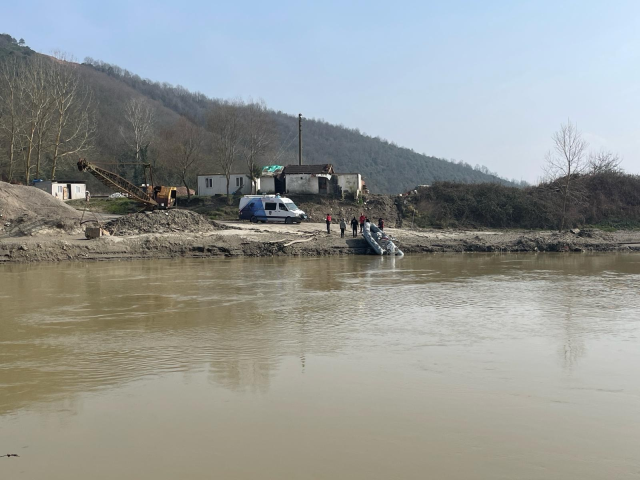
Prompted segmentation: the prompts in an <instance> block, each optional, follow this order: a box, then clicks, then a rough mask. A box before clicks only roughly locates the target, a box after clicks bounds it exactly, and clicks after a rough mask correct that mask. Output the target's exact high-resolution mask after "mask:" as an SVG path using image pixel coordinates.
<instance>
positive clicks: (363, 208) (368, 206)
mask: <svg viewBox="0 0 640 480" xmlns="http://www.w3.org/2000/svg"><path fill="white" fill-rule="evenodd" d="M287 197H289V198H290V199H292V200H293V201H294V202H295V203H296V205H298V206H299V207H300V208H301V209H302V210H304V212H305V213H306V214H307V215H308V216H309V221H311V222H320V223H322V222H324V219H325V218H326V215H327V213H331V217H332V218H333V220H334V221H336V222H338V221H339V219H341V218H345V219H346V220H347V222H349V221H350V220H351V219H352V218H353V217H356V218H360V214H361V213H363V214H364V215H365V216H366V217H368V218H370V219H371V220H372V221H373V222H374V223H376V224H377V223H378V219H379V218H382V219H383V220H384V222H385V224H386V225H387V226H390V227H401V226H402V216H401V215H400V209H399V204H401V200H402V197H390V196H388V195H367V196H366V199H365V202H364V203H357V202H354V201H352V200H339V199H337V198H333V197H328V196H326V195H287ZM400 206H401V205H400Z"/></svg>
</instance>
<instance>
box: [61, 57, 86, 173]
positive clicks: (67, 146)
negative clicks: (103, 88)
mask: <svg viewBox="0 0 640 480" xmlns="http://www.w3.org/2000/svg"><path fill="white" fill-rule="evenodd" d="M55 55H56V56H55V58H56V60H55V62H54V63H53V65H52V68H51V96H52V99H53V112H52V129H53V132H52V133H53V140H52V145H51V147H52V153H51V180H54V179H55V178H56V167H57V165H58V162H59V161H60V160H62V159H64V158H65V157H68V156H74V155H80V154H82V153H84V152H86V151H87V150H89V149H90V148H91V147H92V146H93V140H94V135H95V131H96V125H95V102H94V100H93V92H92V90H91V88H89V87H88V86H85V85H84V84H83V82H82V80H81V79H80V76H79V75H78V71H77V67H76V64H75V62H73V59H72V58H67V57H66V56H65V55H64V54H62V53H58V52H56V54H55Z"/></svg>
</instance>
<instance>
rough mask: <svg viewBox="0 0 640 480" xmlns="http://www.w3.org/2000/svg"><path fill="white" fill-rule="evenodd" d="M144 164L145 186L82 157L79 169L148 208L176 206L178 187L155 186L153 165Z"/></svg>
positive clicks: (162, 208) (161, 208) (163, 208)
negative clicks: (135, 183) (148, 181)
mask: <svg viewBox="0 0 640 480" xmlns="http://www.w3.org/2000/svg"><path fill="white" fill-rule="evenodd" d="M142 165H143V166H144V177H145V184H144V186H143V187H137V186H135V185H134V184H133V183H131V182H130V181H128V180H126V179H124V178H122V177H121V176H120V175H118V174H115V173H113V172H110V171H108V170H105V169H104V168H102V167H99V166H97V165H94V164H93V163H89V162H87V160H86V159H85V158H81V159H80V161H79V162H78V170H80V171H81V172H88V173H90V174H91V175H93V176H94V177H96V178H97V179H98V180H100V182H102V183H103V184H104V185H106V186H107V187H109V188H110V189H112V190H115V191H116V192H120V193H122V194H125V195H126V196H127V197H129V198H131V199H132V200H136V201H138V202H140V203H142V204H143V205H144V206H145V208H146V209H147V210H156V209H160V210H165V209H167V208H172V207H174V206H175V204H176V187H165V186H154V185H153V174H152V172H151V165H149V164H148V163H144V164H142ZM147 170H148V171H149V180H150V183H147Z"/></svg>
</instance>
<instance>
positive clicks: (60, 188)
mask: <svg viewBox="0 0 640 480" xmlns="http://www.w3.org/2000/svg"><path fill="white" fill-rule="evenodd" d="M63 192H64V186H62V185H58V193H63Z"/></svg>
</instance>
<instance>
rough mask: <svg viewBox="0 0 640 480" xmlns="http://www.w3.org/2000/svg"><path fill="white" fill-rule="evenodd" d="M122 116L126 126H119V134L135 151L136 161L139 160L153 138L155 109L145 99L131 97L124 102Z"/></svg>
mask: <svg viewBox="0 0 640 480" xmlns="http://www.w3.org/2000/svg"><path fill="white" fill-rule="evenodd" d="M124 118H125V119H126V121H127V128H126V129H125V128H121V129H120V134H121V135H122V138H124V140H125V142H126V143H127V145H128V146H129V147H131V148H132V149H133V151H134V152H135V158H136V162H139V161H140V157H141V152H142V150H143V149H146V148H148V147H149V144H150V143H151V139H152V138H153V133H154V127H155V123H156V112H155V109H154V108H153V106H152V105H151V104H150V103H149V102H148V101H147V100H144V99H141V98H131V99H130V100H128V101H127V103H126V104H125V107H124Z"/></svg>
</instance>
